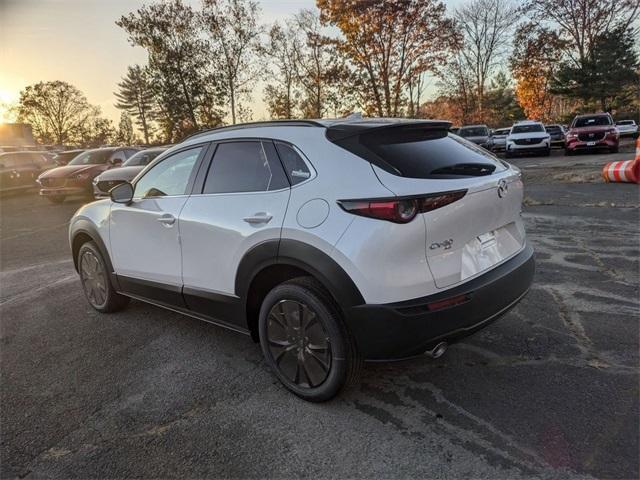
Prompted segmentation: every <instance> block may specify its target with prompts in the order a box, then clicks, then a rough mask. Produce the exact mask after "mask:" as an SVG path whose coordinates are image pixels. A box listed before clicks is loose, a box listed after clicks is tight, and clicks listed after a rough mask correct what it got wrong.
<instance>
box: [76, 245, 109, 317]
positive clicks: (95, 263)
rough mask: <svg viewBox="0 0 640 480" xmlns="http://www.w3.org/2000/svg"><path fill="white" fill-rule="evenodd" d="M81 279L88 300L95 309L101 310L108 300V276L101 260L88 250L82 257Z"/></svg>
mask: <svg viewBox="0 0 640 480" xmlns="http://www.w3.org/2000/svg"><path fill="white" fill-rule="evenodd" d="M79 267H80V279H81V280H82V286H83V288H84V293H85V295H86V296H87V300H89V303H90V304H91V306H92V307H93V308H96V309H100V308H102V307H103V306H104V303H105V301H106V300H107V281H108V279H107V276H106V273H105V270H104V267H103V266H102V262H101V260H100V259H99V258H98V257H97V256H96V254H95V253H94V252H93V251H92V250H89V249H86V250H85V251H84V252H83V253H82V256H81V257H80V265H79Z"/></svg>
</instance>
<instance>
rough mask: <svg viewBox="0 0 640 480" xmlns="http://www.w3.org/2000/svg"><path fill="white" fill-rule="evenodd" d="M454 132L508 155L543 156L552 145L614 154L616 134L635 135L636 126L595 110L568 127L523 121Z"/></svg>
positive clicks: (548, 151) (569, 152)
mask: <svg viewBox="0 0 640 480" xmlns="http://www.w3.org/2000/svg"><path fill="white" fill-rule="evenodd" d="M454 133H456V134H457V135H459V136H461V137H463V138H465V139H467V140H469V141H471V142H473V143H475V144H477V145H480V146H482V147H484V148H486V149H487V150H491V151H492V152H504V154H505V157H507V158H510V157H512V156H515V155H522V154H537V155H543V156H546V155H549V154H550V153H551V149H552V148H553V147H558V148H564V149H565V154H566V155H572V154H574V153H576V152H578V151H583V150H591V149H603V148H606V149H608V150H609V151H611V152H613V153H615V152H617V151H618V145H619V140H620V137H623V136H630V137H637V136H638V126H637V125H636V123H635V121H634V120H621V121H619V122H618V123H614V121H613V118H612V117H611V115H609V114H608V113H597V114H590V115H578V116H577V117H575V118H574V119H573V121H572V122H571V126H569V127H566V126H564V125H559V124H552V125H544V124H542V123H540V122H535V121H530V120H526V121H522V122H516V123H515V124H514V125H513V126H512V127H511V128H499V129H496V130H490V129H489V127H487V126H486V125H466V126H463V127H461V128H459V129H457V130H456V131H455V132H454Z"/></svg>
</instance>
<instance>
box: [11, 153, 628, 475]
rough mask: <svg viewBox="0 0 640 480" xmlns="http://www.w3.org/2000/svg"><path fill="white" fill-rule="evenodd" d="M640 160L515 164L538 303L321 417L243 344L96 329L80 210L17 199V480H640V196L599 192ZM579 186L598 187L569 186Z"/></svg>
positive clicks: (139, 323)
mask: <svg viewBox="0 0 640 480" xmlns="http://www.w3.org/2000/svg"><path fill="white" fill-rule="evenodd" d="M630 151H631V148H630V147H628V148H627V151H626V152H625V151H623V153H620V154H618V155H581V156H578V157H570V158H565V157H563V156H562V155H560V153H559V152H554V155H553V156H552V157H550V158H530V159H516V160H514V163H516V164H517V165H519V166H520V167H521V168H522V169H523V173H524V178H525V183H526V197H527V202H526V206H525V210H524V218H525V221H526V225H527V229H528V233H529V237H530V239H531V241H532V243H533V245H534V248H535V249H536V252H537V261H538V263H537V267H538V269H537V273H536V278H535V283H534V286H533V288H532V290H531V292H530V293H529V295H528V296H527V297H526V298H525V299H524V300H523V301H522V303H521V304H519V305H518V307H516V309H514V310H513V311H512V312H511V313H509V314H508V315H506V316H505V317H503V318H502V319H500V320H499V321H497V322H495V323H494V324H492V325H491V326H489V327H488V328H486V329H484V330H483V331H481V332H479V333H478V334H476V335H475V336H473V337H470V338H468V339H466V340H464V341H463V342H461V343H458V344H456V345H453V346H452V347H451V348H450V349H449V351H448V352H447V354H446V355H445V356H444V357H442V358H440V359H438V360H431V359H428V358H424V359H418V360H412V361H406V362H400V363H393V364H375V365H369V366H368V367H367V368H366V369H365V373H364V376H363V380H362V383H361V384H360V385H359V386H358V387H356V388H353V389H351V390H348V391H346V392H344V394H343V395H341V396H340V397H339V398H337V399H336V400H334V401H332V402H329V403H325V404H320V405H316V404H309V403H305V402H302V401H300V400H298V399H297V398H296V397H294V396H293V395H291V394H289V393H288V392H287V391H285V390H284V389H283V388H282V387H281V386H280V385H279V384H278V382H277V381H276V380H275V378H274V377H273V376H272V375H271V374H270V373H269V371H268V369H267V367H266V365H265V363H264V361H263V360H262V357H261V353H260V350H259V348H258V346H257V345H255V344H253V343H252V342H251V341H250V340H249V339H248V338H246V337H244V336H241V335H238V334H235V333H233V332H229V331H225V330H222V329H219V328H217V327H214V326H211V325H209V324H205V323H201V322H198V321H196V320H193V319H190V318H186V317H182V316H180V315H177V314H174V313H172V312H168V311H164V310H161V309H159V308H156V307H153V306H149V305H145V304H143V303H140V302H132V303H131V306H130V307H129V308H128V309H127V310H126V311H124V312H121V313H118V314H113V315H100V314H98V313H96V312H94V311H93V310H92V309H91V308H90V307H89V305H88V304H87V302H86V301H85V300H84V297H83V295H82V290H81V287H80V284H79V281H78V279H77V276H76V274H75V271H74V270H73V265H72V262H71V258H70V255H69V252H68V246H67V238H66V235H67V222H68V220H69V218H70V216H71V215H72V214H73V212H74V211H75V209H77V208H78V207H79V205H80V204H81V202H80V201H75V202H74V201H69V202H66V203H64V204H62V205H49V204H48V203H46V202H45V201H43V200H41V199H39V198H37V196H36V195H34V194H33V193H29V194H24V195H20V196H11V197H4V198H2V199H0V218H1V222H0V241H1V248H0V287H1V288H0V367H1V372H0V373H1V377H0V382H1V385H0V395H1V397H0V400H1V402H0V421H1V423H0V428H1V432H0V433H1V439H0V440H1V443H0V455H1V457H0V460H1V461H0V476H1V477H2V478H11V477H26V478H40V477H53V478H70V477H74V478H89V477H93V478H106V477H110V478H117V477H147V478H150V477H180V478H185V477H189V478H194V477H234V478H238V477H242V478H248V477H289V478H290V477H313V478H318V477H359V478H380V477H387V478H400V477H404V478H415V477H430V478H436V477H437V478H462V477H473V478H492V479H493V478H510V479H512V478H531V477H536V478H563V479H564V478H572V477H576V478H584V477H590V476H593V477H599V478H638V476H639V475H640V471H639V470H640V467H639V460H638V451H639V448H640V445H639V432H638V418H639V414H640V411H639V408H640V407H639V402H638V398H639V391H638V390H639V388H638V387H639V385H638V379H639V377H638V374H639V373H640V368H639V358H638V352H639V321H638V320H639V311H640V303H639V300H638V296H639V279H638V273H639V268H640V267H639V263H638V259H639V257H640V242H639V240H640V231H639V229H640V227H639V222H638V220H639V212H640V210H639V203H640V202H639V198H638V193H639V190H638V187H637V186H634V185H620V184H615V185H614V184H604V183H602V182H601V181H598V180H597V175H595V174H597V173H598V172H599V170H600V169H601V167H602V165H603V164H604V163H605V162H607V161H610V160H612V159H625V158H630V154H629V153H628V152H630ZM577 171H580V172H581V173H583V174H585V175H588V174H591V175H595V178H594V179H592V180H589V179H586V180H585V179H583V181H577V182H570V183H566V182H563V181H562V180H559V178H562V177H558V176H557V175H559V174H570V173H575V172H577ZM585 182H586V183H585Z"/></svg>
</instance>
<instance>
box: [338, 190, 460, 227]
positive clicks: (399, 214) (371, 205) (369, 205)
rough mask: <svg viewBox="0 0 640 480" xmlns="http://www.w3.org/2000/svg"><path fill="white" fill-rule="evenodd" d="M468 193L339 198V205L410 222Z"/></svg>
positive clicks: (399, 221)
mask: <svg viewBox="0 0 640 480" xmlns="http://www.w3.org/2000/svg"><path fill="white" fill-rule="evenodd" d="M466 193H467V191H466V190H457V191H454V192H442V193H434V194H429V195H420V196H411V197H396V198H380V199H375V198H373V199H362V200H338V205H340V207H342V209H343V210H344V211H345V212H349V213H352V214H354V215H360V216H362V217H369V218H377V219H378V220H387V221H389V222H394V223H409V222H410V221H411V220H413V219H414V218H415V217H416V215H417V214H418V213H425V212H430V211H432V210H435V209H437V208H441V207H444V206H445V205H449V204H450V203H453V202H455V201H458V200H460V199H461V198H462V197H464V196H465V195H466Z"/></svg>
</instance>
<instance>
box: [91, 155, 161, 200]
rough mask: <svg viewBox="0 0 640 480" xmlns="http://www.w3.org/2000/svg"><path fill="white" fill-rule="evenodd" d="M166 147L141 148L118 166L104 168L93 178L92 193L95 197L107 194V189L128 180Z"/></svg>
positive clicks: (102, 196)
mask: <svg viewBox="0 0 640 480" xmlns="http://www.w3.org/2000/svg"><path fill="white" fill-rule="evenodd" d="M167 148H168V147H156V148H148V149H147V150H142V151H140V152H138V153H136V154H135V155H133V156H132V157H131V158H130V159H129V160H127V161H126V162H124V163H123V164H122V166H121V167H120V168H112V169H111V170H106V171H104V172H102V173H101V174H100V175H98V176H97V177H96V178H94V179H93V195H94V196H95V197H96V198H105V197H108V196H109V190H111V189H112V188H113V187H115V186H116V185H120V184H121V183H125V182H130V181H131V180H133V179H134V178H135V177H136V175H138V174H139V173H140V172H141V171H142V170H144V167H146V166H147V165H149V163H151V161H152V160H153V159H155V158H156V157H157V156H158V155H160V154H161V153H162V152H164V151H165V150H166V149H167Z"/></svg>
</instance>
